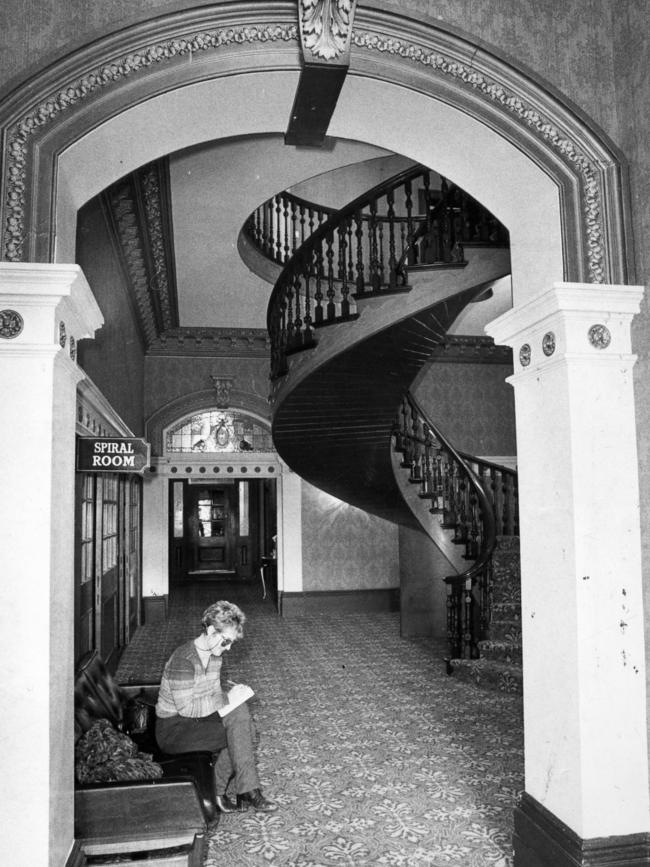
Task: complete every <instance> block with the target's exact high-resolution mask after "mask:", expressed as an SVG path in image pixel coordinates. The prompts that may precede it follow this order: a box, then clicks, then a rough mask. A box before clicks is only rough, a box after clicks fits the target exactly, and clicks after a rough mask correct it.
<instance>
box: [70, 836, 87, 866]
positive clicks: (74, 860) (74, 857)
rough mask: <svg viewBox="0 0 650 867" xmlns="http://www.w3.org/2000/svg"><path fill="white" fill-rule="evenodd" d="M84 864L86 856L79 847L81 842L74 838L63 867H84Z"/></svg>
mask: <svg viewBox="0 0 650 867" xmlns="http://www.w3.org/2000/svg"><path fill="white" fill-rule="evenodd" d="M85 865H86V856H85V854H84V851H83V849H82V848H81V842H80V841H79V840H75V841H74V843H73V844H72V849H71V850H70V854H69V855H68V857H67V859H66V862H65V867H85Z"/></svg>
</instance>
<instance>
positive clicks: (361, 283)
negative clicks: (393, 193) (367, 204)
mask: <svg viewBox="0 0 650 867" xmlns="http://www.w3.org/2000/svg"><path fill="white" fill-rule="evenodd" d="M354 225H355V227H356V228H355V230H354V235H355V238H356V239H357V262H356V271H357V276H356V281H355V282H356V290H357V293H358V294H359V295H363V293H364V292H365V291H366V279H365V275H364V261H363V215H362V213H361V211H357V212H356V213H355V215H354Z"/></svg>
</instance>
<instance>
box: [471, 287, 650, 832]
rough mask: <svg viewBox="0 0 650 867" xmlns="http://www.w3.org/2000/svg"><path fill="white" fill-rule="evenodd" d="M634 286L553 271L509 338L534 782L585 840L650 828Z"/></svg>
mask: <svg viewBox="0 0 650 867" xmlns="http://www.w3.org/2000/svg"><path fill="white" fill-rule="evenodd" d="M642 294H643V289H642V287H638V286H603V285H592V284H575V283H556V284H554V286H553V288H552V289H550V290H549V291H547V292H545V293H543V294H541V295H540V296H538V297H537V298H535V299H533V300H532V301H530V302H529V303H527V304H525V305H523V306H522V307H519V308H516V309H513V310H510V311H508V312H507V313H506V314H504V315H503V316H501V317H500V318H499V319H497V320H495V321H494V322H492V323H491V324H490V325H488V326H487V327H486V331H487V333H488V334H490V335H491V336H492V337H494V339H495V341H496V342H497V343H505V344H508V345H510V346H512V348H513V356H514V369H515V373H514V375H513V376H512V378H511V379H510V382H511V383H512V385H513V386H514V388H515V406H516V416H517V452H518V463H519V491H520V524H521V569H522V626H523V659H524V729H525V752H526V791H527V793H528V794H529V795H531V796H532V797H533V798H535V799H536V800H537V801H538V802H539V803H541V804H542V805H543V806H544V807H546V808H547V809H548V810H550V811H551V812H552V813H553V814H554V815H555V816H556V817H558V818H559V819H561V820H562V821H563V822H564V823H566V825H568V826H569V827H570V828H571V829H572V830H573V831H575V832H576V833H577V834H578V835H579V836H580V837H582V838H583V839H591V838H595V837H608V836H613V835H627V834H634V833H637V832H645V831H648V830H649V829H650V818H649V808H648V762H647V723H646V702H645V651H644V632H643V628H644V623H643V607H642V592H641V591H642V576H641V545H640V526H639V501H638V499H639V494H638V467H637V453H636V428H635V417H634V395H633V390H632V368H633V366H634V361H635V357H634V356H633V355H631V351H630V350H631V347H630V323H631V320H632V317H633V315H634V314H635V313H636V312H638V309H639V304H640V300H641V297H642Z"/></svg>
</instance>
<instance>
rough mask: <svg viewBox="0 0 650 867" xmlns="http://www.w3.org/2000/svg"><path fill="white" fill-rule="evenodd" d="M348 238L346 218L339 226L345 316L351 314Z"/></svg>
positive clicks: (342, 295) (342, 309)
mask: <svg viewBox="0 0 650 867" xmlns="http://www.w3.org/2000/svg"><path fill="white" fill-rule="evenodd" d="M347 239H348V234H347V221H345V220H344V221H343V222H342V223H341V225H340V226H339V228H338V240H339V280H340V281H341V290H340V291H341V316H342V317H343V318H345V317H347V316H349V315H350V302H349V301H348V295H349V294H350V289H349V287H348V268H347V243H348V241H347Z"/></svg>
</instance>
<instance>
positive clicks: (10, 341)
mask: <svg viewBox="0 0 650 867" xmlns="http://www.w3.org/2000/svg"><path fill="white" fill-rule="evenodd" d="M103 322H104V319H103V316H102V313H101V310H100V309H99V305H98V304H97V302H96V301H95V298H94V296H93V294H92V291H91V289H90V286H89V285H88V281H87V280H86V278H85V276H84V274H83V271H82V270H81V268H80V267H79V265H74V264H73V265H67V264H51V263H34V262H18V263H12V262H0V351H9V352H16V351H18V352H23V353H24V352H25V351H28V350H31V349H34V350H36V349H37V348H39V349H40V350H43V349H44V348H45V347H54V348H56V347H57V346H59V347H61V348H66V347H67V348H68V349H69V352H70V355H71V356H72V357H73V358H74V355H75V347H76V343H77V342H78V341H79V340H82V339H83V338H86V337H93V336H94V334H95V331H96V330H97V329H98V328H100V327H101V326H102V324H103Z"/></svg>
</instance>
